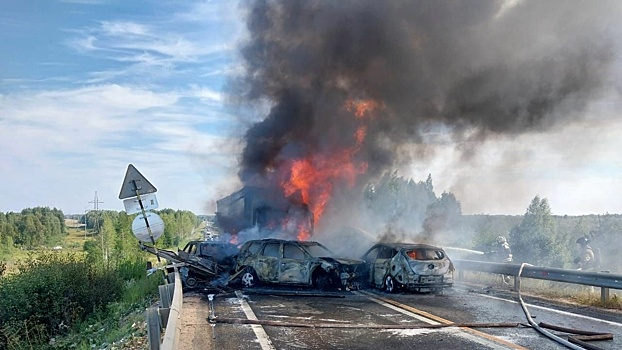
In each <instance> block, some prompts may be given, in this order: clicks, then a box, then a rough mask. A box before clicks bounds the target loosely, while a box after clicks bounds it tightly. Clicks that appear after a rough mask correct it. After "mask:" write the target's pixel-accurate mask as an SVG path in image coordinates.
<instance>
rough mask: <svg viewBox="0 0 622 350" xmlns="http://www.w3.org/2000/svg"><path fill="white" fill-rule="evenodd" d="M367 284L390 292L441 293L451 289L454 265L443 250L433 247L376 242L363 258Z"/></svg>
mask: <svg viewBox="0 0 622 350" xmlns="http://www.w3.org/2000/svg"><path fill="white" fill-rule="evenodd" d="M363 260H365V263H366V264H367V273H368V275H367V282H368V283H369V284H370V285H371V286H374V287H376V288H380V289H384V290H386V291H387V292H389V293H393V292H395V291H397V290H399V289H400V288H405V289H408V290H412V291H416V292H429V291H434V292H442V290H443V289H444V288H448V287H452V286H453V272H454V265H453V263H452V262H451V260H450V259H449V257H448V256H447V254H445V251H444V250H443V249H442V248H440V247H436V246H433V245H428V244H414V243H378V244H376V245H374V246H372V247H371V248H370V249H369V250H368V251H367V252H366V253H365V254H364V255H363Z"/></svg>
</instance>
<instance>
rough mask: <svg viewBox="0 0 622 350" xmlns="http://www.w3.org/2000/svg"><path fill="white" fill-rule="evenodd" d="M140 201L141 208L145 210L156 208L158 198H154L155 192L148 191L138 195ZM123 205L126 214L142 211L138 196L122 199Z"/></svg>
mask: <svg viewBox="0 0 622 350" xmlns="http://www.w3.org/2000/svg"><path fill="white" fill-rule="evenodd" d="M140 202H142V203H143V209H145V210H153V209H158V199H157V198H156V195H155V193H149V194H146V195H144V196H140ZM123 206H125V212H126V213H127V215H132V214H136V213H140V212H142V209H141V208H140V203H139V201H138V197H134V198H128V199H124V200H123Z"/></svg>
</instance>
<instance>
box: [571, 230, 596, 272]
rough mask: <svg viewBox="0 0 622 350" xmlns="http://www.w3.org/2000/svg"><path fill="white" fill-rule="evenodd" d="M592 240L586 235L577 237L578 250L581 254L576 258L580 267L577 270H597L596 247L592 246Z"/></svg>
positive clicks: (576, 262) (575, 261)
mask: <svg viewBox="0 0 622 350" xmlns="http://www.w3.org/2000/svg"><path fill="white" fill-rule="evenodd" d="M589 243H590V240H589V239H587V238H585V237H579V238H578V239H577V250H578V251H579V256H578V257H576V258H575V259H574V263H575V265H578V266H579V267H578V268H577V270H583V271H594V270H596V259H595V256H594V249H592V247H590V244H589Z"/></svg>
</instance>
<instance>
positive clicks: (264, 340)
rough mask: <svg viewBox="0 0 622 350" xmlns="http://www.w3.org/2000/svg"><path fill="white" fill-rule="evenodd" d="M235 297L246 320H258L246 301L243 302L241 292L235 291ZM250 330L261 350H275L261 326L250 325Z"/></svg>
mask: <svg viewBox="0 0 622 350" xmlns="http://www.w3.org/2000/svg"><path fill="white" fill-rule="evenodd" d="M235 295H236V296H237V297H238V300H239V301H240V305H241V306H242V311H244V314H245V315H246V318H248V319H249V320H254V321H258V318H257V316H256V315H255V313H254V312H253V309H251V306H250V305H248V303H247V302H246V300H244V294H242V292H241V291H239V290H236V291H235ZM251 328H252V329H253V332H255V336H256V337H257V340H259V345H260V346H261V349H262V350H276V348H275V347H274V345H272V342H271V341H270V338H269V337H268V334H267V333H266V330H265V329H263V326H262V325H259V324H253V325H251Z"/></svg>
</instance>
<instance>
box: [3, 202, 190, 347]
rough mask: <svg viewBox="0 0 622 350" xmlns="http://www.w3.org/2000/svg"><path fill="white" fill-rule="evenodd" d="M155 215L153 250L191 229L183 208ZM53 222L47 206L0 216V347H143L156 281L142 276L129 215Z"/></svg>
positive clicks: (141, 256)
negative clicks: (158, 227) (159, 230)
mask: <svg viewBox="0 0 622 350" xmlns="http://www.w3.org/2000/svg"><path fill="white" fill-rule="evenodd" d="M158 214H159V215H160V216H161V217H162V218H163V220H164V222H165V225H166V228H165V232H164V234H163V237H162V238H160V239H159V240H158V242H157V243H158V246H159V247H160V248H173V247H175V246H176V244H177V243H179V242H183V241H184V240H186V239H188V237H189V236H190V235H192V234H193V233H194V232H195V229H196V227H197V226H198V220H197V218H196V216H195V215H194V214H192V213H191V212H188V211H173V210H170V209H166V210H163V211H160V212H158ZM59 217H64V216H63V214H62V212H60V211H57V210H56V209H52V210H50V209H48V208H34V209H25V210H24V211H22V212H21V213H7V214H2V213H0V242H2V244H0V250H1V251H2V255H1V257H0V295H2V296H3V297H2V298H0V350H5V349H6V350H20V349H69V348H71V349H84V350H86V349H94V348H96V349H124V348H146V345H145V341H146V340H145V339H146V328H145V316H144V311H145V308H146V307H148V306H149V305H150V304H152V303H153V302H154V301H155V300H157V295H158V285H159V284H161V283H162V281H163V278H162V274H160V273H155V274H152V275H151V276H147V274H146V269H145V267H146V265H147V261H148V260H153V258H154V257H152V256H149V254H147V253H145V252H143V251H141V250H140V248H139V244H138V241H137V240H136V238H135V237H134V236H133V234H132V232H131V222H132V220H133V217H130V216H128V215H126V214H125V213H123V212H121V213H118V212H112V211H100V212H97V213H95V212H92V213H88V214H87V215H86V216H83V217H81V218H77V219H74V220H71V219H70V220H67V225H66V224H65V219H63V220H62V221H61V220H60V219H58V218H59ZM59 222H62V224H59ZM31 224H32V227H35V228H36V230H42V231H43V232H44V234H43V235H42V234H39V233H37V234H35V233H33V231H31V230H29V229H27V227H30V225H31ZM85 224H86V227H85ZM48 225H51V227H52V229H49V228H46V227H48ZM57 229H58V230H57ZM24 230H26V231H24Z"/></svg>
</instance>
